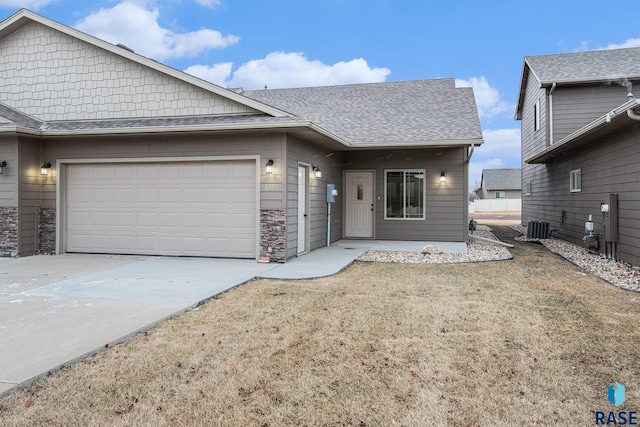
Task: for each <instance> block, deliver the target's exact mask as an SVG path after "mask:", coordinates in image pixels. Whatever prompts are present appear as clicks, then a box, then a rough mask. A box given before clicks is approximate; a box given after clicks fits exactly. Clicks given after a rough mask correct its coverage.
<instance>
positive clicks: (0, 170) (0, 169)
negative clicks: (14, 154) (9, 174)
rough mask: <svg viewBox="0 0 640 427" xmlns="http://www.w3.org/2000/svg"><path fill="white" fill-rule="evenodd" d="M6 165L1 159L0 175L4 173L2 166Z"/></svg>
mask: <svg viewBox="0 0 640 427" xmlns="http://www.w3.org/2000/svg"><path fill="white" fill-rule="evenodd" d="M6 167H7V161H6V160H3V161H1V162H0V175H2V174H3V173H4V168H6Z"/></svg>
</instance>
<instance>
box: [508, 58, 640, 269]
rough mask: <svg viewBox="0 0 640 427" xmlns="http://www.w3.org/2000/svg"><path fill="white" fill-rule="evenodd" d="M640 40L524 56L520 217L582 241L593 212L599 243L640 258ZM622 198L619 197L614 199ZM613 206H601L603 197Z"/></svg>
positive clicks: (610, 252)
mask: <svg viewBox="0 0 640 427" xmlns="http://www.w3.org/2000/svg"><path fill="white" fill-rule="evenodd" d="M634 86H635V88H636V90H637V91H640V48H629V49H615V50H600V51H592V52H577V53H567V54H559V55H542V56H528V57H525V59H524V67H523V71H522V80H521V83H520V95H519V98H518V104H517V111H516V119H517V120H520V121H521V127H522V160H523V163H522V181H523V194H524V195H523V202H522V208H523V210H522V221H523V224H527V223H528V221H542V222H549V223H550V226H551V229H552V230H555V232H554V235H555V236H558V237H560V238H563V239H566V240H569V241H572V242H574V243H578V244H579V243H582V237H583V236H585V234H587V233H586V232H585V222H586V221H588V219H589V215H592V218H593V222H594V224H595V227H594V228H595V232H596V233H597V234H598V235H599V238H600V251H601V252H603V253H605V254H607V255H609V256H613V257H616V258H618V259H622V260H625V261H627V262H630V263H632V264H635V265H640V175H639V172H638V171H640V121H639V120H640V101H639V100H638V99H636V98H634V96H633V90H634ZM616 198H617V202H616ZM602 204H607V205H609V208H610V212H606V213H602V212H601V205H602Z"/></svg>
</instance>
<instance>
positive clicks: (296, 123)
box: [38, 120, 351, 147]
mask: <svg viewBox="0 0 640 427" xmlns="http://www.w3.org/2000/svg"><path fill="white" fill-rule="evenodd" d="M294 128H308V129H311V130H313V131H314V132H317V133H319V134H321V135H323V136H326V137H327V138H330V139H333V140H334V141H336V142H338V143H340V144H342V145H344V146H346V147H349V146H350V145H351V144H350V143H348V142H347V141H346V140H344V139H343V138H340V137H339V136H337V135H335V134H333V133H331V132H329V131H328V130H326V129H324V128H322V127H320V126H318V125H316V124H315V123H313V122H310V121H308V120H292V121H279V122H277V123H236V124H233V123H226V124H223V125H210V124H202V125H184V126H139V127H122V128H108V129H96V128H94V129H65V130H43V131H39V132H38V135H42V136H51V137H56V136H58V137H61V136H82V135H116V134H141V133H153V134H157V133H180V132H215V131H236V130H237V131H242V130H249V131H250V130H264V129H273V130H278V129H281V130H286V129H294Z"/></svg>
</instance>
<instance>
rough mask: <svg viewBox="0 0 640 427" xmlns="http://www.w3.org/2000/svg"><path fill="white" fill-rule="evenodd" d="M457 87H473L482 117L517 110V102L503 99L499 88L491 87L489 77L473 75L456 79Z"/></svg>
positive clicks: (487, 117) (490, 116) (488, 117)
mask: <svg viewBox="0 0 640 427" xmlns="http://www.w3.org/2000/svg"><path fill="white" fill-rule="evenodd" d="M456 86H457V87H472V88H473V93H474V95H475V98H476V104H477V105H478V114H479V115H480V118H486V119H490V118H492V117H495V116H498V115H500V114H504V113H507V112H509V113H510V112H513V111H515V108H516V107H515V104H512V103H509V102H506V101H502V100H501V99H500V92H499V91H498V89H495V88H493V87H491V85H490V84H489V82H488V81H487V79H486V78H485V77H484V76H482V77H480V78H478V77H471V78H470V79H469V80H463V79H456Z"/></svg>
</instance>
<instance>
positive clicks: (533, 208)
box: [522, 124, 640, 265]
mask: <svg viewBox="0 0 640 427" xmlns="http://www.w3.org/2000/svg"><path fill="white" fill-rule="evenodd" d="M638 165H640V124H637V125H634V126H633V127H632V128H631V129H629V130H627V131H626V132H622V133H618V134H614V135H612V136H610V137H608V138H607V139H605V140H600V141H596V142H593V143H591V144H589V145H587V146H585V147H584V148H582V149H580V150H577V151H576V152H573V153H571V154H568V155H566V156H564V157H561V158H559V159H557V160H553V161H549V162H548V163H547V164H542V165H530V166H528V168H527V169H533V170H534V171H535V172H536V173H534V174H531V175H530V176H531V178H532V190H533V191H532V193H533V194H532V195H531V196H526V197H524V198H523V206H526V209H525V210H523V214H522V221H523V224H525V225H526V224H527V222H528V221H548V222H549V223H550V225H551V229H552V230H554V233H553V235H554V236H557V237H559V238H562V239H565V240H568V241H570V242H573V243H575V244H582V240H581V239H582V237H583V236H584V235H585V231H584V223H585V222H586V221H587V219H588V217H589V215H593V222H594V224H595V232H596V233H599V234H602V231H603V228H602V214H601V213H600V204H601V203H603V202H604V201H605V197H606V196H607V195H608V194H609V193H617V194H618V232H619V251H620V258H621V259H623V260H625V261H627V262H630V263H632V264H634V265H640V221H638V219H639V218H640V168H639V167H638ZM531 166H535V168H532V167H531ZM574 169H581V174H582V191H580V192H577V193H571V192H570V191H569V174H570V171H571V170H574ZM523 170H524V168H523ZM523 181H524V180H523ZM563 211H564V218H563V215H562V212H563ZM601 243H602V242H601Z"/></svg>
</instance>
